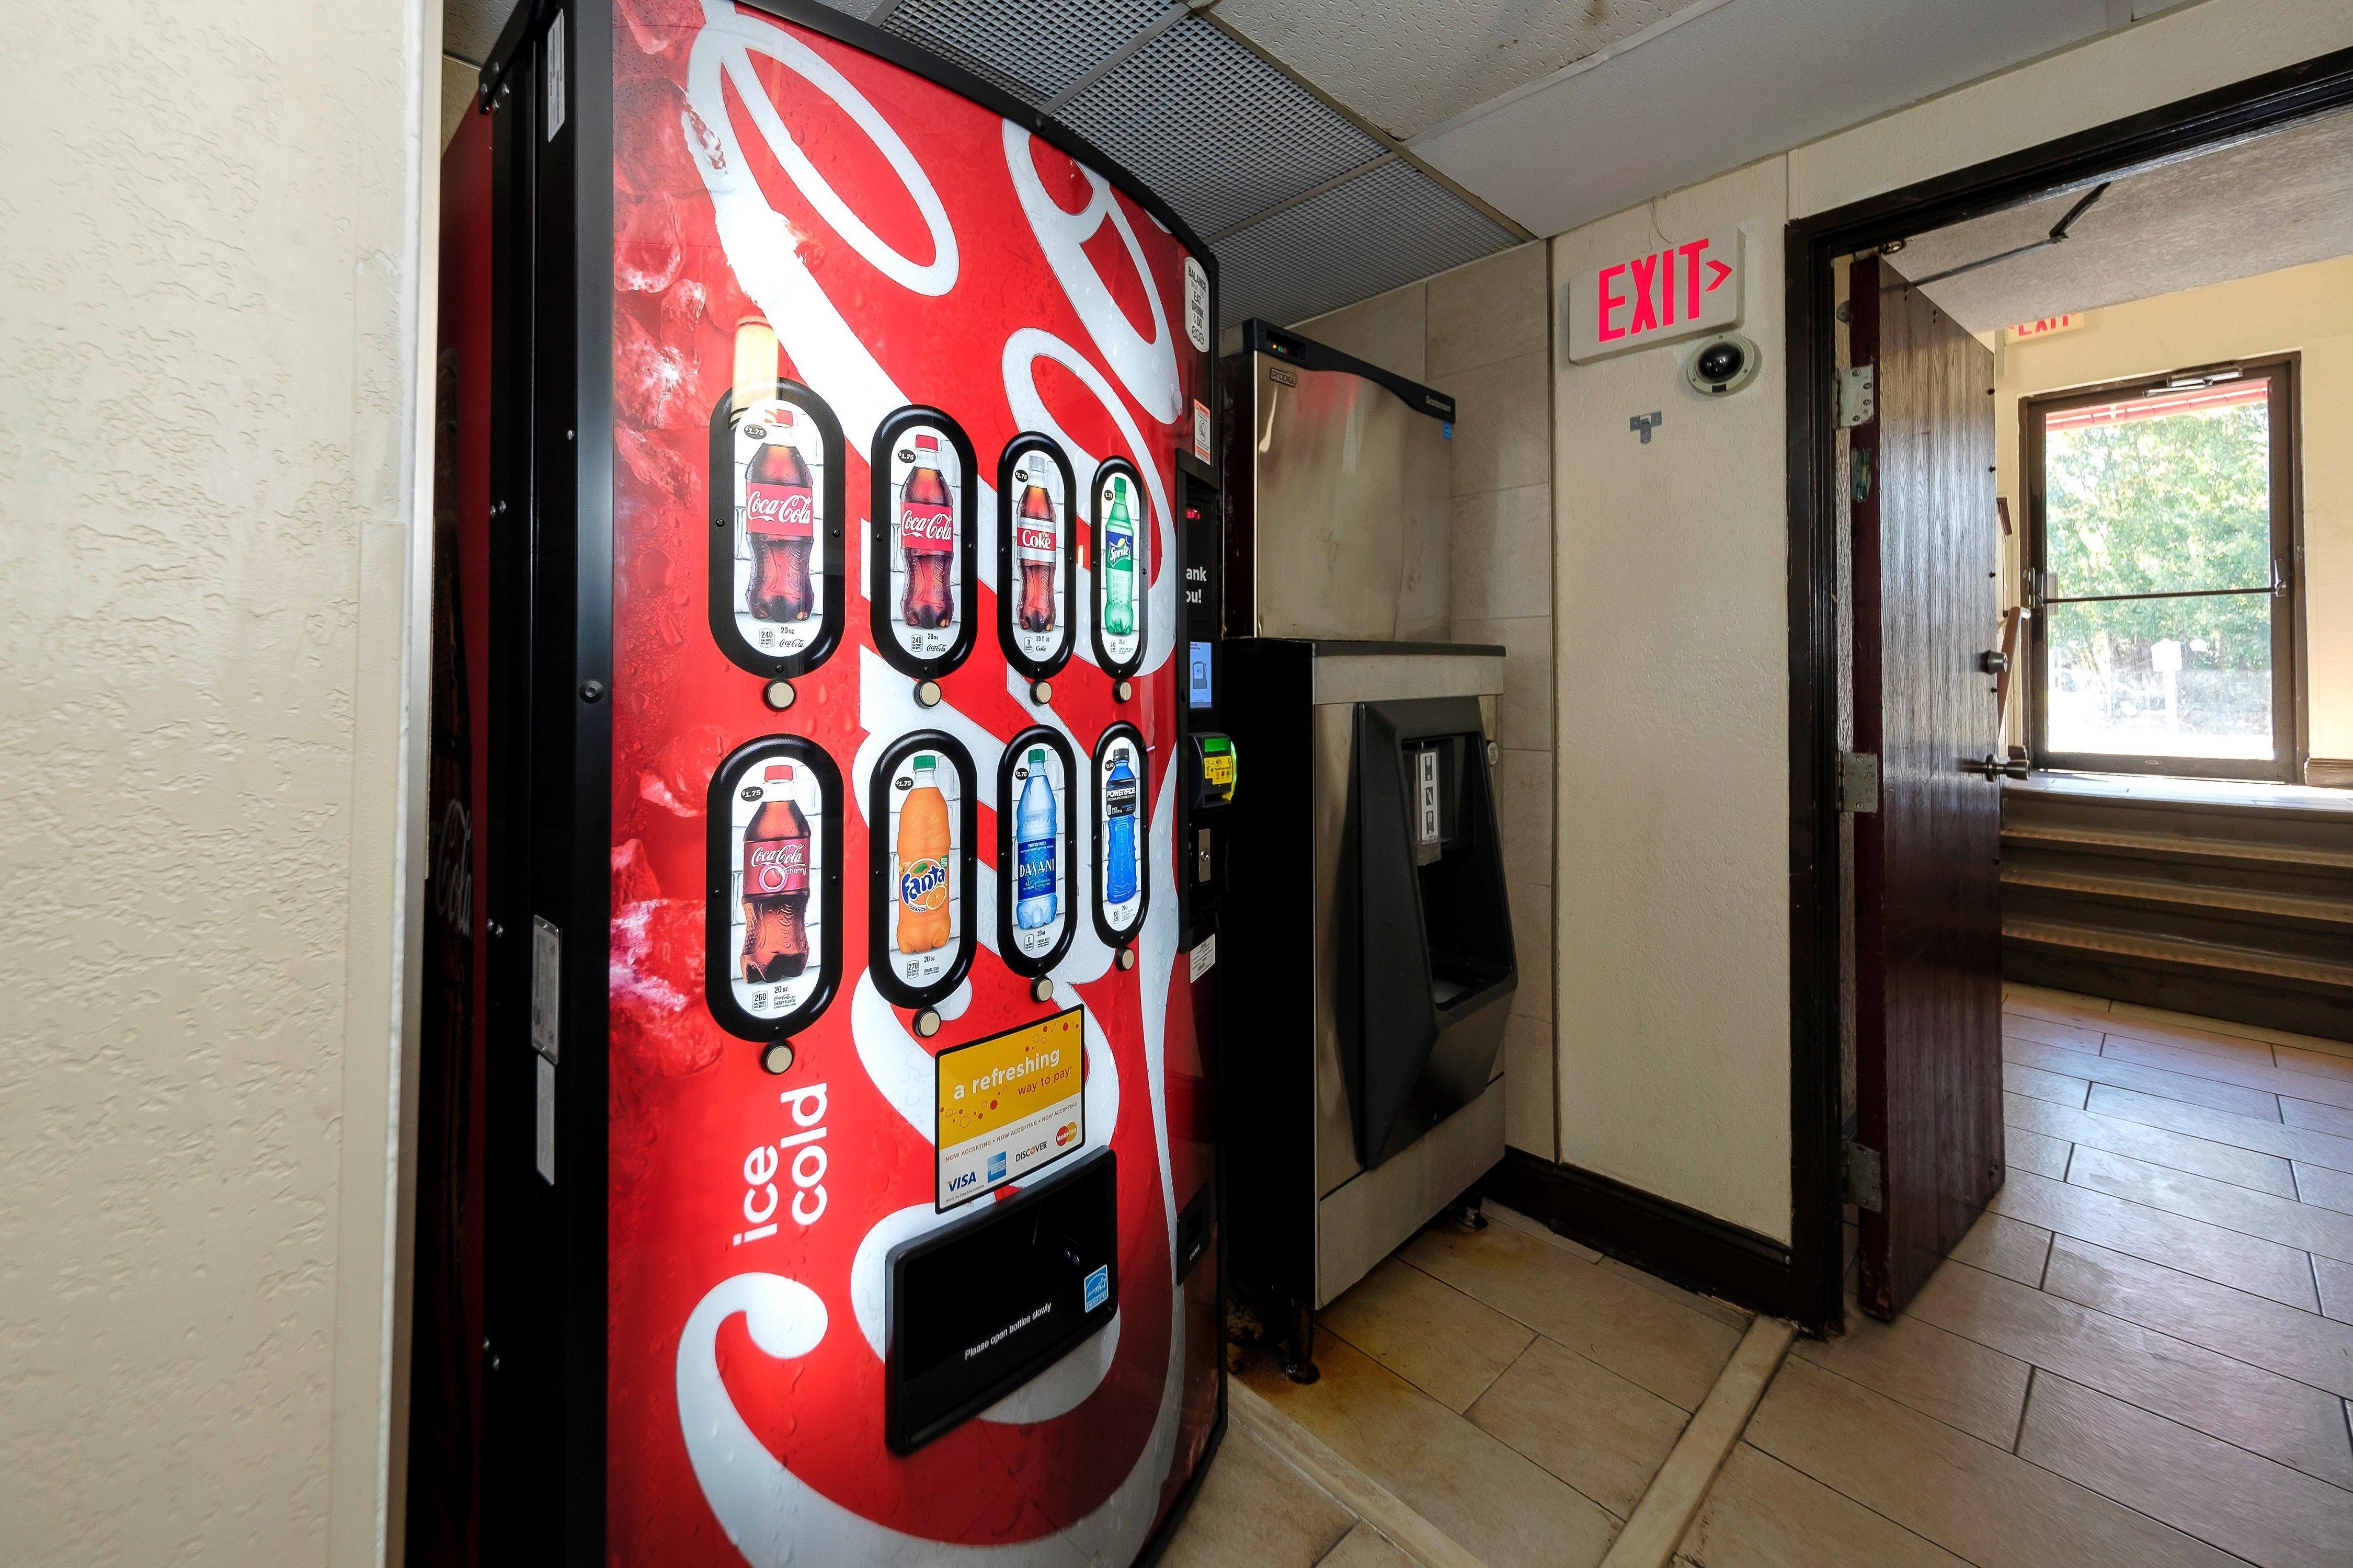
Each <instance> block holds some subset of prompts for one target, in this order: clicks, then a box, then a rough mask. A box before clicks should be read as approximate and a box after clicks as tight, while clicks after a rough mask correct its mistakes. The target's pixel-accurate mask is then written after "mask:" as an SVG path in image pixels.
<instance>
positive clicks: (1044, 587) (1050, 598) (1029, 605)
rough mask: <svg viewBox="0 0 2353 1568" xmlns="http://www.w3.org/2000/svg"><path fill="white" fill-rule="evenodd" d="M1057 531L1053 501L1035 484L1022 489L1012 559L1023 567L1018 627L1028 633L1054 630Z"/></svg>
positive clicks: (1041, 486)
mask: <svg viewBox="0 0 2353 1568" xmlns="http://www.w3.org/2000/svg"><path fill="white" fill-rule="evenodd" d="M1055 531H1056V530H1055V526H1054V502H1053V500H1052V498H1050V496H1048V495H1047V494H1046V487H1045V486H1043V485H1041V484H1039V483H1037V482H1036V481H1035V480H1032V481H1031V482H1030V483H1029V485H1027V486H1025V487H1024V488H1023V489H1022V491H1021V505H1020V507H1019V509H1018V510H1017V511H1016V513H1015V515H1014V519H1013V556H1014V559H1015V560H1016V561H1018V562H1019V563H1021V607H1020V609H1019V611H1018V616H1019V620H1018V625H1019V626H1020V627H1021V629H1022V630H1023V631H1025V632H1050V631H1052V630H1053V629H1054V545H1055V538H1054V534H1055Z"/></svg>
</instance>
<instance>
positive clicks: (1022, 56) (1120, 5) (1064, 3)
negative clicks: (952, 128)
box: [884, 0, 1167, 103]
mask: <svg viewBox="0 0 2353 1568" xmlns="http://www.w3.org/2000/svg"><path fill="white" fill-rule="evenodd" d="M1166 9H1167V5H1166V0H1022V4H1021V5H1018V6H1010V5H1005V4H1004V3H1003V0H901V4H900V5H899V7H898V9H896V10H895V11H893V12H892V13H891V17H890V20H889V21H888V22H887V23H885V24H884V26H886V27H887V28H888V29H889V30H890V31H891V32H893V33H896V34H898V35H899V36H900V37H903V38H906V39H908V40H909V41H911V42H913V43H917V44H921V45H923V47H926V48H930V49H933V50H935V51H937V52H938V53H941V54H944V55H946V56H947V57H948V58H951V59H954V60H955V61H957V63H959V64H964V65H978V66H981V67H984V68H985V71H984V73H983V74H985V75H987V77H988V78H989V79H992V80H994V81H996V82H997V84H998V85H1000V86H1004V87H1007V88H1008V89H1009V90H1013V91H1014V92H1015V93H1016V94H1017V96H1018V97H1020V98H1023V99H1026V100H1029V102H1031V103H1044V102H1045V101H1046V100H1049V99H1050V98H1052V97H1053V96H1054V95H1055V94H1057V93H1059V92H1061V91H1062V90H1063V89H1066V88H1068V87H1070V86H1071V83H1073V82H1075V81H1077V80H1078V79H1080V78H1081V77H1082V76H1084V75H1086V74H1087V72H1089V71H1091V70H1092V69H1093V68H1095V67H1096V66H1097V65H1099V64H1101V63H1102V62H1103V60H1105V59H1107V58H1110V56H1111V53H1112V51H1113V49H1116V48H1118V47H1120V45H1122V44H1124V43H1125V42H1126V41H1127V40H1128V39H1129V38H1131V37H1134V36H1135V34H1136V33H1137V32H1138V31H1140V30H1141V29H1142V28H1143V27H1145V26H1146V25H1148V24H1149V23H1150V22H1151V21H1152V19H1153V18H1154V17H1155V16H1158V15H1160V13H1161V12H1162V11H1164V10H1166Z"/></svg>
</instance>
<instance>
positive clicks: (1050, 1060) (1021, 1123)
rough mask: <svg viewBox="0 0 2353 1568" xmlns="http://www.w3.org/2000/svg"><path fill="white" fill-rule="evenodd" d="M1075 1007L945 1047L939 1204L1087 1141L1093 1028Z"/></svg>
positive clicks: (972, 1194)
mask: <svg viewBox="0 0 2353 1568" xmlns="http://www.w3.org/2000/svg"><path fill="white" fill-rule="evenodd" d="M1082 1017H1083V1015H1082V1013H1081V1012H1080V1010H1079V1009H1078V1008H1076V1007H1072V1008H1070V1009H1068V1010H1067V1011H1065V1012H1060V1013H1057V1014H1055V1015H1054V1016H1052V1017H1050V1018H1041V1019H1039V1021H1038V1022H1036V1023H1034V1024H1024V1025H1022V1026H1019V1027H1018V1028H1014V1029H1008V1030H1007V1031H1005V1033H1003V1034H1001V1035H992V1036H990V1037H988V1038H987V1039H985V1040H975V1041H974V1042H973V1043H972V1044H970V1045H968V1046H958V1047H955V1048H954V1049H952V1050H945V1051H942V1052H941V1053H940V1054H939V1056H938V1057H937V1058H934V1064H935V1066H936V1068H937V1071H938V1087H939V1121H938V1123H937V1138H936V1146H937V1148H938V1150H939V1159H940V1173H939V1194H938V1198H937V1204H938V1206H939V1207H940V1208H942V1209H951V1208H954V1207H955V1206H956V1205H959V1204H965V1203H970V1202H971V1201H972V1200H973V1199H975V1198H976V1197H979V1196H981V1195H982V1194H985V1193H987V1192H991V1191H993V1190H994V1189H996V1188H997V1187H1001V1186H1004V1185H1006V1184H1008V1183H1010V1182H1018V1181H1020V1180H1022V1179H1023V1178H1024V1177H1027V1176H1031V1175H1035V1174H1036V1173H1038V1172H1039V1171H1041V1170H1043V1169H1044V1168H1045V1167H1046V1166H1048V1165H1050V1164H1052V1163H1054V1162H1055V1161H1057V1160H1060V1159H1061V1158H1062V1157H1063V1156H1064V1155H1066V1154H1075V1153H1077V1152H1079V1151H1080V1150H1082V1149H1083V1148H1085V1147H1086V1142H1087V1139H1086V1106H1085V1095H1084V1083H1085V1063H1086V1028H1085V1026H1084V1024H1083V1022H1082Z"/></svg>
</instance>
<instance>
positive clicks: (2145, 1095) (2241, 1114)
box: [2023, 1069, 2353, 1175]
mask: <svg viewBox="0 0 2353 1568" xmlns="http://www.w3.org/2000/svg"><path fill="white" fill-rule="evenodd" d="M2038 1070H2039V1069H2038ZM2092 1087H2093V1088H2094V1089H2115V1090H2116V1092H2117V1093H2119V1094H2137V1095H2139V1096H2140V1097H2141V1098H2142V1099H2144V1100H2161V1101H2163V1102H2164V1103H2165V1104H2168V1105H2187V1106H2189V1107H2191V1108H2192V1109H2193V1110H2204V1111H2210V1112H2211V1113H2212V1114H2214V1115H2216V1116H2235V1117H2237V1118H2238V1119H2239V1120H2240V1121H2252V1122H2253V1123H2254V1124H2255V1125H2256V1126H2258V1127H2284V1128H2285V1129H2286V1130H2287V1131H2290V1132H2308V1133H2310V1134H2312V1135H2313V1136H2314V1137H2316V1138H2331V1139H2334V1140H2336V1141H2337V1142H2339V1143H2353V1138H2348V1137H2347V1136H2346V1135H2345V1134H2344V1133H2342V1132H2331V1131H2328V1130H2327V1128H2324V1127H2298V1126H2297V1125H2296V1124H2295V1122H2293V1121H2264V1120H2263V1118H2262V1117H2260V1116H2249V1115H2248V1114H2247V1113H2246V1112H2245V1111H2243V1110H2222V1109H2221V1108H2220V1107H2219V1106H2212V1105H2200V1104H2199V1103H2198V1102H2197V1101H2196V1100H2175V1099H2173V1098H2171V1097H2170V1096H2168V1095H2162V1094H2151V1093H2149V1092H2148V1091H2147V1089H2127V1088H2126V1087H2125V1086H2124V1085H2122V1084H2115V1083H2110V1084H2094V1085H2093V1086H2092ZM2023 1098H2025V1099H2029V1100H2031V1099H2033V1098H2034V1097H2033V1096H2031V1095H2027V1096H2024V1097H2023ZM2052 1103H2053V1104H2060V1103H2063V1101H2056V1100H2054V1101H2052ZM2083 1110H2084V1114H2085V1115H2087V1116H2105V1117H2106V1118H2107V1119H2108V1120H2109V1121H2129V1122H2131V1123H2132V1124H2133V1125H2134V1126H2135V1127H2150V1128H2154V1129H2156V1130H2157V1131H2159V1132H2173V1133H2179V1135H2180V1136H2181V1137H2184V1138H2200V1137H2202V1136H2203V1135H2202V1134H2200V1133H2196V1132H2183V1131H2181V1130H2180V1129H2179V1128H2178V1127H2168V1126H2167V1125H2165V1123H2163V1122H2162V1121H2140V1120H2138V1119H2137V1118H2136V1117H2132V1116H2127V1115H2126V1114H2125V1113H2124V1111H2123V1110H2093V1109H2092V1108H2091V1106H2090V1105H2088V1104H2086V1105H2085V1106H2084V1108H2083ZM2242 1136H2243V1134H2242ZM2204 1142H2209V1143H2221V1144H2222V1146H2223V1147H2224V1148H2226V1149H2244V1150H2246V1151H2247V1152H2249V1153H2252V1154H2269V1153H2271V1151H2270V1150H2268V1149H2258V1148H2256V1147H2255V1146H2254V1145H2253V1144H2252V1143H2230V1142H2224V1141H2223V1140H2221V1139H2220V1138H2205V1139H2204ZM2272 1158H2273V1159H2274V1160H2288V1159H2293V1158H2295V1156H2294V1155H2290V1154H2272ZM2306 1163H2307V1164H2314V1165H2318V1164H2323V1163H2325V1162H2323V1161H2319V1160H2311V1161H2307V1162H2306ZM2328 1168H2329V1169H2331V1170H2335V1169H2337V1167H2336V1166H2333V1165H2332V1166H2329V1167H2328ZM2348 1175H2353V1172H2348Z"/></svg>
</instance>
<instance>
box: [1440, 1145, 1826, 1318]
mask: <svg viewBox="0 0 2353 1568" xmlns="http://www.w3.org/2000/svg"><path fill="white" fill-rule="evenodd" d="M1481 1186H1482V1189H1483V1190H1484V1191H1486V1192H1487V1193H1489V1194H1493V1196H1494V1198H1495V1200H1496V1201H1497V1202H1499V1203H1503V1204H1506V1205H1510V1206H1511V1207H1513V1208H1515V1209H1517V1210H1519V1211H1520V1212H1521V1213H1522V1214H1525V1215H1530V1216H1531V1217H1533V1218H1535V1219H1539V1220H1542V1221H1543V1222H1544V1223H1545V1224H1546V1225H1547V1226H1551V1227H1552V1228H1553V1229H1554V1230H1556V1231H1557V1232H1559V1233H1560V1234H1561V1235H1563V1236H1565V1237H1568V1238H1569V1239H1570V1240H1572V1241H1578V1242H1582V1243H1584V1244H1585V1245H1586V1246H1588V1247H1592V1248H1594V1249H1595V1250H1596V1251H1599V1252H1606V1253H1608V1254H1609V1256H1611V1257H1613V1258H1622V1259H1624V1260H1625V1261H1626V1262H1628V1263H1631V1264H1634V1265H1636V1266H1637V1267H1639V1268H1644V1269H1647V1270H1649V1271H1650V1272H1651V1273H1652V1274H1656V1275H1658V1276H1659V1277H1660V1278H1661V1279H1666V1280H1669V1281H1671V1282H1672V1283H1673V1284H1677V1285H1681V1286H1683V1288H1684V1289H1689V1290H1697V1291H1699V1292H1701V1293H1702V1294H1703V1295H1708V1296H1721V1297H1723V1298H1724V1299H1725V1300H1727V1301H1736V1302H1737V1303H1739V1304H1740V1305H1741V1306H1744V1307H1747V1308H1750V1309H1752V1310H1757V1311H1760V1312H1767V1313H1770V1314H1772V1315H1773V1316H1775V1317H1778V1318H1788V1319H1790V1320H1791V1321H1795V1322H1797V1323H1799V1324H1800V1325H1802V1326H1804V1327H1806V1328H1809V1329H1813V1330H1816V1331H1820V1329H1822V1328H1823V1327H1824V1326H1825V1325H1824V1323H1823V1321H1822V1318H1821V1310H1820V1303H1819V1302H1817V1301H1815V1300H1812V1299H1811V1293H1810V1292H1809V1291H1806V1290H1804V1289H1801V1288H1800V1282H1799V1279H1798V1275H1797V1270H1796V1268H1795V1267H1794V1266H1793V1264H1792V1261H1791V1256H1790V1251H1789V1248H1788V1247H1787V1246H1785V1245H1784V1244H1782V1243H1780V1242H1778V1241H1775V1240H1773V1239H1772V1238H1771V1237H1766V1236H1759V1235H1758V1234H1757V1232H1755V1231H1753V1230H1749V1229H1746V1228H1745V1227H1744V1226H1736V1225H1733V1224H1731V1223H1730V1222H1728V1221H1725V1220H1720V1219H1717V1218H1716V1217H1715V1215H1707V1214H1702V1213H1701V1212H1700V1211H1699V1210H1697V1209H1695V1208H1690V1207H1686V1206H1685V1205H1682V1204H1679V1203H1676V1202H1675V1201H1674V1200H1672V1198H1662V1197H1661V1196H1659V1195H1658V1194H1656V1193H1646V1192H1643V1191H1642V1190H1641V1189H1640V1188H1639V1187H1630V1186H1628V1185H1627V1184H1625V1183H1623V1182H1619V1181H1613V1180H1611V1179H1610V1178H1609V1177H1608V1176H1604V1175H1599V1174H1597V1173H1594V1172H1591V1171H1588V1170H1583V1169H1580V1168H1579V1167H1577V1166H1576V1165H1556V1164H1555V1163H1552V1162H1551V1161H1549V1160H1542V1159H1538V1158H1537V1157H1536V1156H1535V1155H1534V1154H1531V1153H1528V1152H1526V1151H1525V1150H1522V1149H1507V1150H1505V1151H1504V1163H1502V1164H1500V1165H1498V1166H1496V1167H1495V1168H1494V1169H1493V1171H1490V1172H1489V1173H1487V1179H1486V1180H1485V1181H1484V1182H1482V1184H1481Z"/></svg>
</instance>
